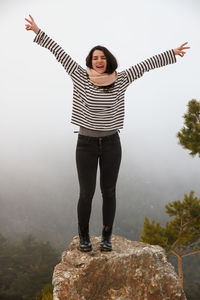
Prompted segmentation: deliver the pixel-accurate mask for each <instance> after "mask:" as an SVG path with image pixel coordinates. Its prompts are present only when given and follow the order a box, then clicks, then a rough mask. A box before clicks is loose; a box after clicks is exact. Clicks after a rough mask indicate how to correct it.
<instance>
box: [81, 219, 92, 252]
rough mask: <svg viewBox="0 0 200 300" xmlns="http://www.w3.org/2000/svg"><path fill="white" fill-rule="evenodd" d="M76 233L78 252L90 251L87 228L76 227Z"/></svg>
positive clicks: (90, 245)
mask: <svg viewBox="0 0 200 300" xmlns="http://www.w3.org/2000/svg"><path fill="white" fill-rule="evenodd" d="M78 233H79V239H80V244H79V249H80V251H84V252H88V251H91V250H92V244H91V242H90V236H89V226H81V225H78Z"/></svg>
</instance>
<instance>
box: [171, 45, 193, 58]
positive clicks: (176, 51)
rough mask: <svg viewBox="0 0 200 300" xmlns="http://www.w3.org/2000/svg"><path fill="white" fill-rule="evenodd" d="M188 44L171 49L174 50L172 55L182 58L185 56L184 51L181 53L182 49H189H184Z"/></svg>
mask: <svg viewBox="0 0 200 300" xmlns="http://www.w3.org/2000/svg"><path fill="white" fill-rule="evenodd" d="M187 43H188V42H186V43H184V44H182V45H181V46H180V47H178V48H176V49H173V50H174V53H175V55H179V56H181V57H183V56H184V55H185V53H186V52H185V51H183V50H184V49H189V48H190V47H184V46H185V45H186V44H187Z"/></svg>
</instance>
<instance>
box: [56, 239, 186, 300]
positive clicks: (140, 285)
mask: <svg viewBox="0 0 200 300" xmlns="http://www.w3.org/2000/svg"><path fill="white" fill-rule="evenodd" d="M100 240H101V237H93V236H92V237H91V242H92V244H93V251H92V252H87V253H83V252H80V251H79V250H78V244H79V238H78V237H77V236H76V237H74V238H73V241H72V243H71V244H70V245H69V247H68V249H67V251H65V252H63V254H62V261H61V263H59V264H58V265H57V266H56V267H55V269H54V274H53V285H54V300H111V299H116V300H186V297H185V294H184V292H183V290H182V289H181V287H180V285H179V282H178V277H177V274H176V273H175V271H174V268H173V266H172V265H171V264H170V263H168V262H167V260H166V256H165V252H164V250H163V249H162V248H161V247H159V246H151V245H148V244H144V243H140V242H133V241H130V240H127V239H125V238H123V237H120V236H116V235H113V236H112V243H113V251H112V252H100V250H99V244H100Z"/></svg>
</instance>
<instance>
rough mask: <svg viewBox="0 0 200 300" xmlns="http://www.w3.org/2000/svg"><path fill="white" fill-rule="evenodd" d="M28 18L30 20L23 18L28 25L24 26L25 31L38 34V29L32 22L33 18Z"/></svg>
mask: <svg viewBox="0 0 200 300" xmlns="http://www.w3.org/2000/svg"><path fill="white" fill-rule="evenodd" d="M29 17H30V19H31V20H28V19H26V18H25V20H26V21H27V22H28V23H29V24H25V26H26V30H33V31H34V32H35V33H36V34H38V31H39V30H40V28H39V27H38V26H37V25H36V23H35V22H34V20H33V17H32V16H31V15H29Z"/></svg>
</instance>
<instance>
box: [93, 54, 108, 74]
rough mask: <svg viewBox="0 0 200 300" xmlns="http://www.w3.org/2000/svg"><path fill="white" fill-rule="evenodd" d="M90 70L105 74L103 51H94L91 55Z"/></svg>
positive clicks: (105, 63) (105, 61) (105, 60)
mask: <svg viewBox="0 0 200 300" xmlns="http://www.w3.org/2000/svg"><path fill="white" fill-rule="evenodd" d="M92 68H93V69H94V70H95V71H96V72H98V73H99V74H103V73H105V72H106V68H107V59H106V56H105V54H104V52H103V51H101V50H95V51H94V52H93V54H92Z"/></svg>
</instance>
